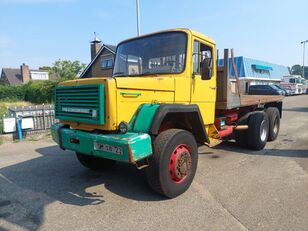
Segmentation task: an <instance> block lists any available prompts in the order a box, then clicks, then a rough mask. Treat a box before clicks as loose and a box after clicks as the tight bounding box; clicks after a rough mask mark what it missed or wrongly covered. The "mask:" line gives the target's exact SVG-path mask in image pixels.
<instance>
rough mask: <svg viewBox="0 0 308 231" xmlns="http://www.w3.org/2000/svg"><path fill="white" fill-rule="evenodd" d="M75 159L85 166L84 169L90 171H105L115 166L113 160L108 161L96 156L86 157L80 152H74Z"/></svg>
mask: <svg viewBox="0 0 308 231" xmlns="http://www.w3.org/2000/svg"><path fill="white" fill-rule="evenodd" d="M76 156H77V159H78V160H79V162H80V163H81V164H82V165H83V166H85V167H86V168H89V169H92V170H105V169H107V168H110V167H112V166H113V165H115V163H116V161H115V160H109V159H105V158H100V157H96V156H90V155H86V154H83V153H80V152H76Z"/></svg>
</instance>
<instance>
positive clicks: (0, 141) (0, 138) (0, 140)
mask: <svg viewBox="0 0 308 231" xmlns="http://www.w3.org/2000/svg"><path fill="white" fill-rule="evenodd" d="M1 144H3V139H2V137H0V145H1Z"/></svg>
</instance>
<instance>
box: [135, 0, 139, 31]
mask: <svg viewBox="0 0 308 231" xmlns="http://www.w3.org/2000/svg"><path fill="white" fill-rule="evenodd" d="M136 13H137V35H138V36H139V35H140V15H139V0H136Z"/></svg>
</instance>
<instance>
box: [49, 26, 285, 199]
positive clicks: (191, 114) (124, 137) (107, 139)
mask: <svg viewBox="0 0 308 231" xmlns="http://www.w3.org/2000/svg"><path fill="white" fill-rule="evenodd" d="M216 56H217V54H216V44H215V42H214V40H213V39H211V38H209V37H207V36H205V35H202V34H201V33H199V32H196V31H192V30H189V29H171V30H167V31H161V32H157V33H153V34H148V35H144V36H140V37H136V38H132V39H128V40H125V41H123V42H121V43H120V44H119V45H118V46H117V50H116V56H115V64H114V70H113V76H112V77H111V78H85V79H76V80H71V81H67V82H63V83H60V84H59V86H58V87H57V88H56V89H55V114H56V118H57V119H59V120H60V122H59V123H58V124H55V125H53V127H52V129H51V130H52V136H53V139H54V140H55V141H56V142H57V143H58V144H59V146H60V147H61V148H63V149H68V150H72V151H75V152H76V155H77V158H78V160H79V161H80V162H81V164H83V165H84V166H86V167H88V168H90V169H98V168H105V167H109V166H111V165H113V164H114V163H115V162H116V161H122V162H127V163H130V164H134V165H136V167H137V168H138V169H142V168H145V169H146V173H147V179H148V182H149V185H150V186H151V187H152V188H153V189H154V190H155V191H156V192H158V193H160V194H162V195H164V196H166V197H170V198H172V197H176V196H178V195H180V194H182V193H183V192H185V191H186V190H187V189H188V187H189V185H190V184H191V182H192V180H193V178H194V175H195V173H196V168H197V162H198V151H197V147H198V145H203V144H206V145H208V146H210V147H211V146H214V145H217V144H218V143H220V142H221V141H222V139H223V138H231V139H232V138H233V139H234V138H236V139H237V140H238V142H239V143H241V144H245V143H247V144H248V147H250V148H252V149H257V150H259V149H262V148H264V146H265V144H266V142H267V140H268V139H270V136H271V133H273V131H274V128H272V129H271V127H270V124H273V125H272V126H276V127H275V129H276V133H275V134H272V140H273V139H275V138H276V137H277V135H278V131H277V129H278V130H279V119H280V117H281V105H282V103H281V98H277V97H276V98H271V99H269V98H264V97H263V98H262V97H261V96H258V97H259V98H246V99H245V100H246V101H245V100H244V101H245V102H244V101H243V100H242V98H240V96H241V93H240V91H238V92H229V91H230V90H231V89H232V87H231V86H230V85H229V81H228V74H229V71H228V67H227V66H228V64H227V63H225V65H224V67H220V69H219V68H218V67H217V65H216ZM225 57H226V58H225V62H228V60H229V59H228V57H227V56H226V54H225ZM218 77H219V78H221V80H219V79H218ZM232 94H233V95H232ZM228 95H230V96H229V97H228ZM231 95H232V97H231ZM260 97H261V98H260ZM230 99H232V100H230ZM269 108H271V109H270V110H269V111H271V113H270V114H271V116H270V117H273V118H271V119H269V116H268V115H267V114H266V113H265V110H267V109H269ZM256 111H257V113H256ZM249 118H252V119H251V120H254V121H255V122H254V123H253V125H252V126H250V124H249V120H250V119H249ZM273 121H274V122H273ZM250 123H252V122H250ZM249 126H250V127H252V129H253V132H254V135H253V138H251V139H248V140H247V139H246V138H247V132H248V133H249V132H250V133H251V134H252V133H253V132H252V131H250V130H249ZM277 126H278V127H277ZM256 130H257V131H256ZM250 133H249V134H250Z"/></svg>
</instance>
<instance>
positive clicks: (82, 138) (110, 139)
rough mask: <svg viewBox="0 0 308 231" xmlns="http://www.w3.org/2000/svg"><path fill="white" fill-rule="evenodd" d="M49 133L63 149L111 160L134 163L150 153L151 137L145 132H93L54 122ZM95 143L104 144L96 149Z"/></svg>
mask: <svg viewBox="0 0 308 231" xmlns="http://www.w3.org/2000/svg"><path fill="white" fill-rule="evenodd" d="M51 134H52V138H53V140H54V141H55V142H56V143H58V144H59V145H60V147H61V148H63V149H68V150H72V151H76V152H80V153H83V154H87V155H93V156H97V157H101V158H106V159H111V160H117V161H122V162H128V163H133V164H134V163H136V162H137V161H138V160H141V159H144V158H146V157H148V156H150V155H151V154H152V143H151V137H150V136H149V135H148V134H146V133H134V132H128V133H126V134H94V133H90V132H84V131H80V130H74V129H69V128H65V127H63V125H62V124H54V125H52V126H51ZM97 144H100V145H99V146H100V147H102V146H104V148H103V150H102V149H101V148H100V149H98V148H97V147H98V145H97ZM106 145H107V148H106V147H105V146H106ZM111 147H113V148H111ZM115 148H116V150H117V152H115V151H114V149H115ZM119 150H120V151H119Z"/></svg>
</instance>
